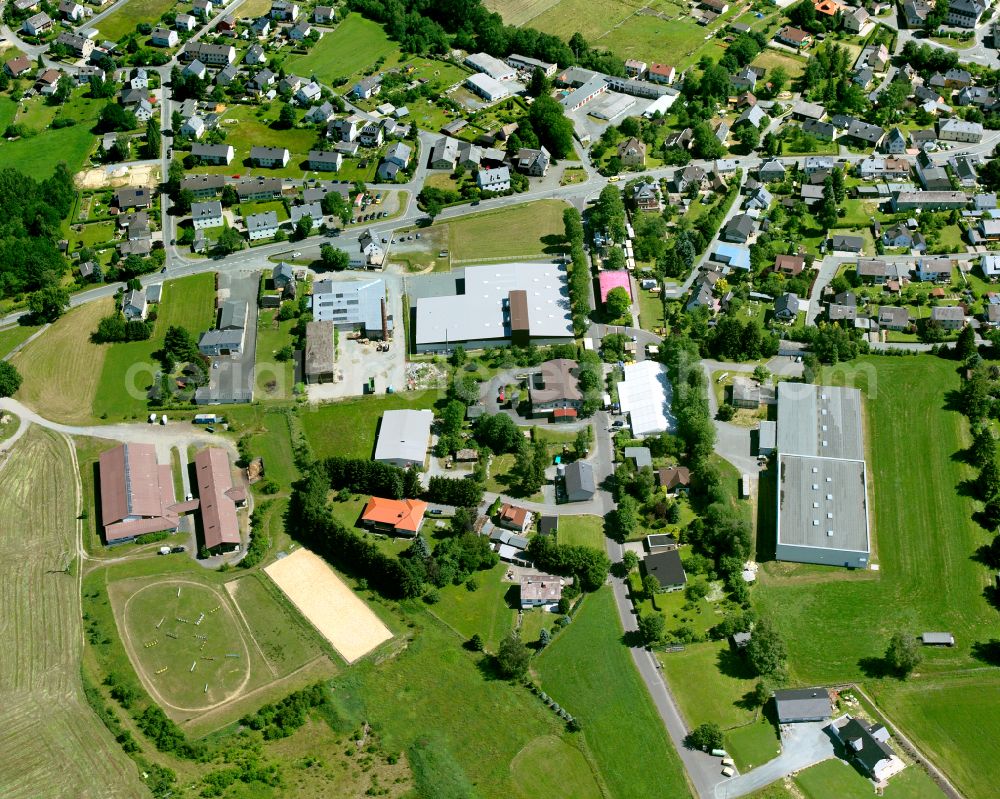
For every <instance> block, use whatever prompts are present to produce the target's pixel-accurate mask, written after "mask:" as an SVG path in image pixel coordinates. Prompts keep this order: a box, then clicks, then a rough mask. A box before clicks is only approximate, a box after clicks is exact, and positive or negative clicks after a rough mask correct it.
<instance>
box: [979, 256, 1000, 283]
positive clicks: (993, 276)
mask: <svg viewBox="0 0 1000 799" xmlns="http://www.w3.org/2000/svg"><path fill="white" fill-rule="evenodd" d="M979 268H980V270H981V271H982V273H983V277H985V278H986V279H987V280H989V281H990V282H991V283H996V282H997V280H998V279H1000V255H984V256H983V257H982V258H980V259H979Z"/></svg>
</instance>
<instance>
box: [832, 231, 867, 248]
mask: <svg viewBox="0 0 1000 799" xmlns="http://www.w3.org/2000/svg"><path fill="white" fill-rule="evenodd" d="M830 245H831V247H830V249H832V250H835V251H838V252H861V250H862V249H863V248H864V246H865V240H864V239H863V238H861V236H848V235H844V234H842V233H838V234H835V235H834V236H832V237H831V239H830Z"/></svg>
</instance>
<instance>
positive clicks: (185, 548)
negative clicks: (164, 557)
mask: <svg viewBox="0 0 1000 799" xmlns="http://www.w3.org/2000/svg"><path fill="white" fill-rule="evenodd" d="M170 551H171V552H172V553H174V554H175V555H176V554H177V553H179V552H187V547H171V548H170Z"/></svg>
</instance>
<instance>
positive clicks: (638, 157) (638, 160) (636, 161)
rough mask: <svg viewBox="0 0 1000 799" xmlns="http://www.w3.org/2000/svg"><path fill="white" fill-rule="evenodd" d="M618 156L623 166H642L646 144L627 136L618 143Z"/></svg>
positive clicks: (644, 160) (644, 159) (644, 161)
mask: <svg viewBox="0 0 1000 799" xmlns="http://www.w3.org/2000/svg"><path fill="white" fill-rule="evenodd" d="M618 157H619V158H620V159H621V162H622V164H623V165H624V166H643V165H644V164H645V163H646V144H645V143H644V142H641V141H639V139H637V138H635V137H629V138H627V139H624V140H622V141H621V142H620V143H619V144H618Z"/></svg>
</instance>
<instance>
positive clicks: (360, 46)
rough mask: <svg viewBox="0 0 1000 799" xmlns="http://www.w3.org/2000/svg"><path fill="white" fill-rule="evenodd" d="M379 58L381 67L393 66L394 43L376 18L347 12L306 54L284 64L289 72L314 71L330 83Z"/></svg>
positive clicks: (355, 73)
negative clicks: (370, 18)
mask: <svg viewBox="0 0 1000 799" xmlns="http://www.w3.org/2000/svg"><path fill="white" fill-rule="evenodd" d="M380 58H383V59H385V65H384V66H385V67H392V66H395V65H396V64H397V63H398V61H399V47H398V45H396V43H395V42H393V41H392V40H390V39H389V37H388V36H386V33H385V30H384V29H383V28H382V26H381V25H379V24H378V23H377V22H372V21H371V20H368V19H365V18H364V17H362V16H361V15H360V14H348V15H347V16H346V17H345V18H344V20H343V21H342V22H341V23H340V24H339V25H338V26H337V27H336V29H335V30H333V31H332V32H331V31H327V32H326V33H325V35H324V36H323V38H322V39H320V40H319V41H318V42H317V43H316V44H315V45H313V47H312V49H311V50H310V51H309V53H308V54H307V55H302V56H294V57H292V58H289V59H288V61H287V62H285V65H284V66H285V69H287V70H288V71H289V72H295V74H297V75H303V76H310V75H315V76H316V77H318V78H319V79H320V80H321V81H322V82H323V83H328V84H332V83H334V82H335V81H336V80H337V79H338V78H347V79H352V78H356V77H358V76H360V74H361V73H362V72H364V71H365V70H367V69H374V67H375V63H376V62H377V61H378V60H379V59H380Z"/></svg>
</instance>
